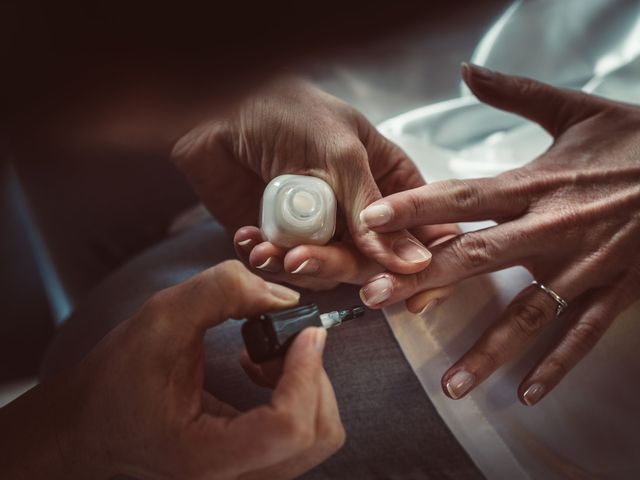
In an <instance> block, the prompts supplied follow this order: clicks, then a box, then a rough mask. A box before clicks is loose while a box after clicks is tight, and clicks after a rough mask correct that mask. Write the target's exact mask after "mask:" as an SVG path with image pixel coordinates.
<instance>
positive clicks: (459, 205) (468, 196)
mask: <svg viewBox="0 0 640 480" xmlns="http://www.w3.org/2000/svg"><path fill="white" fill-rule="evenodd" d="M447 190H448V191H449V192H450V193H451V195H452V199H453V205H451V206H452V207H453V208H455V209H456V210H458V211H461V212H468V211H474V210H477V209H478V208H479V207H480V202H481V201H480V192H479V190H478V188H477V187H476V186H475V185H473V184H472V183H470V182H468V181H464V180H451V181H450V182H449V184H448V185H447Z"/></svg>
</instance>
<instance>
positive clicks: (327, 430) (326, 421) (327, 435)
mask: <svg viewBox="0 0 640 480" xmlns="http://www.w3.org/2000/svg"><path fill="white" fill-rule="evenodd" d="M334 397H335V394H334V392H333V387H332V386H331V383H330V382H329V378H328V377H327V374H326V372H323V374H322V377H321V380H320V402H319V408H318V415H317V418H316V432H317V440H316V442H315V443H314V445H312V446H311V447H310V448H309V449H307V450H305V451H303V452H300V453H299V454H298V455H296V456H294V457H292V458H290V459H287V460H285V461H283V462H280V463H279V464H277V465H273V466H270V467H267V468H264V469H260V470H255V471H252V472H250V473H249V474H247V475H243V476H242V477H240V478H242V479H243V480H249V479H256V480H257V479H263V478H273V479H277V478H282V479H288V478H297V477H298V476H299V475H300V474H302V473H304V472H306V471H308V470H310V469H311V468H313V467H314V466H316V465H319V464H320V463H322V462H323V461H324V460H326V459H327V458H328V457H329V456H330V455H332V454H333V453H334V452H335V451H336V450H338V449H340V447H342V445H343V444H344V441H345V438H346V436H345V432H344V428H343V427H342V424H341V422H340V421H336V419H339V418H340V414H339V412H338V406H337V404H336V402H334V401H332V399H333V398H334ZM327 400H328V401H327Z"/></svg>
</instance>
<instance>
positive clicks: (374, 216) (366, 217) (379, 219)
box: [360, 203, 393, 227]
mask: <svg viewBox="0 0 640 480" xmlns="http://www.w3.org/2000/svg"><path fill="white" fill-rule="evenodd" d="M392 216H393V210H391V207H390V206H389V205H386V204H384V203H381V204H379V205H372V206H370V207H367V208H365V209H364V210H362V211H361V212H360V221H361V222H363V223H364V224H365V225H366V226H367V227H380V226H382V225H384V224H386V223H389V221H390V220H391V217H392Z"/></svg>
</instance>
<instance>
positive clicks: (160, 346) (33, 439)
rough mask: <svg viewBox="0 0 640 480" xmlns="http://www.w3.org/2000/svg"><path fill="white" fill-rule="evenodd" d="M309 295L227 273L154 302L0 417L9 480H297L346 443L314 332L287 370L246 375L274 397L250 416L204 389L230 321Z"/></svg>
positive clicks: (321, 337) (235, 269) (0, 457)
mask: <svg viewBox="0 0 640 480" xmlns="http://www.w3.org/2000/svg"><path fill="white" fill-rule="evenodd" d="M298 299H299V294H298V293H297V292H294V291H292V290H290V289H288V288H285V287H282V286H279V285H276V284H271V283H268V282H266V281H264V280H263V279H261V278H259V277H257V276H255V275H253V274H252V273H250V272H249V271H247V270H246V268H245V267H244V266H243V265H242V264H241V263H240V262H238V261H229V262H224V263H221V264H219V265H217V266H216V267H213V268H211V269H209V270H206V271H204V272H203V273H201V274H199V275H197V276H195V277H193V278H192V279H190V280H188V281H186V282H184V283H182V284H180V285H177V286H175V287H172V288H169V289H166V290H164V291H161V292H159V293H157V294H155V295H154V296H153V297H152V298H151V299H150V300H149V301H148V302H147V303H146V304H145V305H144V306H143V307H142V308H141V310H140V311H139V312H138V313H137V314H136V315H134V316H133V317H131V318H129V319H128V320H126V321H125V322H123V323H122V324H120V325H119V326H118V327H117V328H115V329H114V330H113V331H112V332H110V333H109V334H108V335H107V336H106V337H105V338H104V339H103V340H102V341H101V342H100V343H99V344H98V345H97V346H96V348H95V349H94V350H93V351H92V352H91V353H90V354H89V355H88V356H87V357H86V358H85V359H84V360H83V361H82V362H81V363H80V364H79V365H77V366H76V367H74V368H73V369H71V370H70V371H67V372H65V374H64V375H61V376H60V377H58V378H56V379H54V380H53V381H51V382H48V383H45V384H41V385H39V386H37V387H36V388H34V389H32V390H30V391H29V392H27V393H26V394H25V395H23V396H22V397H20V398H19V399H18V400H16V401H14V402H13V403H11V404H10V405H9V406H7V407H6V408H3V409H2V410H0V424H1V425H3V431H9V432H12V435H4V436H0V463H1V464H2V465H3V472H2V475H3V478H7V479H26V478H41V476H42V472H43V471H46V472H47V478H111V477H112V476H113V475H115V474H119V473H121V474H128V475H131V476H135V477H136V478H141V479H152V478H153V479H156V478H158V479H159V478H193V479H201V478H207V479H231V478H233V479H254V478H255V479H259V478H275V479H284V478H293V477H296V476H298V475H300V474H301V473H303V472H304V471H306V470H308V469H310V468H312V467H313V466H315V465H317V464H318V463H320V462H322V461H323V460H324V459H326V458H327V457H328V456H330V455H331V454H332V453H333V452H335V451H336V450H337V449H339V448H340V447H341V446H342V444H343V442H344V439H345V433H344V429H343V427H342V424H341V422H340V415H339V413H338V407H337V405H336V399H335V396H334V392H333V389H332V387H331V384H330V383H329V379H328V377H327V374H326V372H325V371H324V369H323V366H322V351H323V349H324V343H325V338H326V332H325V330H324V329H318V328H309V329H306V330H305V331H303V332H302V333H301V334H300V335H299V336H298V337H297V338H296V339H295V341H294V342H293V344H292V346H291V348H290V350H289V351H288V353H287V356H286V358H285V359H284V361H283V362H281V363H280V364H275V365H273V364H272V365H268V366H267V368H263V367H261V366H258V365H255V364H252V363H251V362H250V361H249V360H248V358H247V357H246V355H245V356H244V359H243V365H244V367H245V370H246V371H247V372H249V373H250V375H251V377H252V378H254V379H255V380H256V382H257V383H259V384H261V385H269V386H272V387H275V389H274V391H273V395H272V398H271V402H270V403H269V404H267V405H263V406H260V407H257V408H255V409H253V410H250V411H247V412H240V411H238V410H236V409H234V408H233V407H232V406H231V405H228V404H225V403H223V402H221V401H220V400H218V399H217V398H215V397H214V396H212V395H211V394H209V393H208V392H206V391H204V390H203V375H204V351H203V337H204V334H205V332H206V330H207V329H208V328H211V327H215V326H216V325H217V324H219V323H221V322H223V321H225V320H226V319H227V318H230V317H234V318H242V317H245V316H248V315H255V314H257V313H260V312H264V311H269V310H275V309H282V308H288V307H291V306H293V305H295V304H296V303H297V302H298Z"/></svg>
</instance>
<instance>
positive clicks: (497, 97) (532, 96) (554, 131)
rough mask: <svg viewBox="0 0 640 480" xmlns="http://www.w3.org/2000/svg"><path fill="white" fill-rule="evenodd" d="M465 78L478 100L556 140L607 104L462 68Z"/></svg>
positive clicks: (472, 67) (482, 70)
mask: <svg viewBox="0 0 640 480" xmlns="http://www.w3.org/2000/svg"><path fill="white" fill-rule="evenodd" d="M462 77H463V79H464V81H465V83H466V84H467V85H468V86H469V88H470V89H471V91H472V92H473V93H474V95H475V96H476V97H478V99H479V100H481V101H482V102H484V103H487V104H489V105H491V106H493V107H496V108H499V109H501V110H506V111H507V112H511V113H515V114H517V115H520V116H522V117H525V118H528V119H529V120H532V121H534V122H536V123H538V124H539V125H540V126H541V127H542V128H544V129H545V130H547V131H548V132H549V133H550V134H551V135H553V136H554V137H557V136H558V135H559V134H560V133H562V132H564V131H565V130H567V129H568V128H570V127H571V126H573V125H575V124H576V123H579V122H581V121H583V120H585V119H586V118H588V117H590V116H592V115H594V114H596V113H597V112H598V111H600V110H602V108H603V106H604V105H606V102H605V101H604V100H603V99H600V98H598V97H593V96H590V95H587V94H585V93H582V92H580V91H578V90H568V89H560V88H555V87H552V86H551V85H547V84H545V83H542V82H538V81H536V80H532V79H530V78H525V77H516V76H512V75H504V74H501V73H498V72H494V71H492V70H489V69H486V68H483V67H478V66H477V65H469V64H463V66H462Z"/></svg>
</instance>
